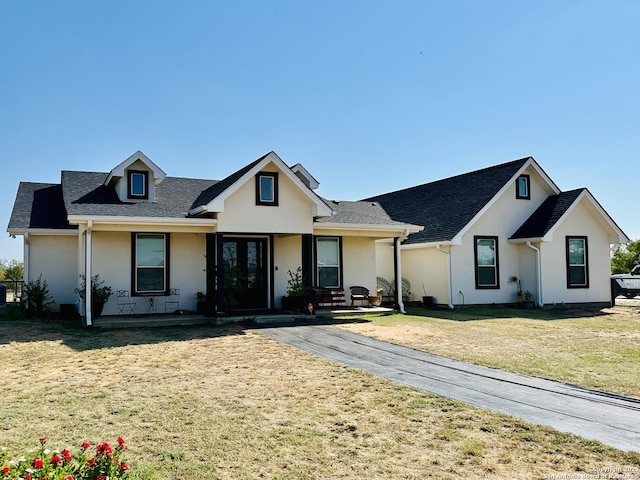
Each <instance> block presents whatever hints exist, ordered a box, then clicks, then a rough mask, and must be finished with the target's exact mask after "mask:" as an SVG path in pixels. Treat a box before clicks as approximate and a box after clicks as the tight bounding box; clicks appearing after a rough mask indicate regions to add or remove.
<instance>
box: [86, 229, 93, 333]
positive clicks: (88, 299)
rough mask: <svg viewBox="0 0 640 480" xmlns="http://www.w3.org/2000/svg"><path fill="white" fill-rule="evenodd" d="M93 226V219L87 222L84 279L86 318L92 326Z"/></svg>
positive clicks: (88, 324) (88, 325)
mask: <svg viewBox="0 0 640 480" xmlns="http://www.w3.org/2000/svg"><path fill="white" fill-rule="evenodd" d="M92 227H93V223H92V221H91V220H89V222H88V223H87V251H86V255H85V258H86V265H85V269H84V280H85V282H84V283H85V288H86V290H85V292H84V299H85V302H84V303H85V306H84V309H85V320H86V322H87V327H90V326H91V325H92V318H91V316H92V313H93V312H92V311H91V249H92V245H91V242H92V238H91V236H92V232H91V229H92Z"/></svg>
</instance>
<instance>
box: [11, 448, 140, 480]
mask: <svg viewBox="0 0 640 480" xmlns="http://www.w3.org/2000/svg"><path fill="white" fill-rule="evenodd" d="M46 442H47V439H46V438H41V439H40V448H38V449H35V450H31V451H29V452H27V454H26V455H23V456H21V457H18V458H17V459H15V460H10V459H9V458H8V454H7V450H6V449H2V450H1V451H0V479H1V480H5V479H7V480H9V479H12V480H13V479H16V480H17V479H24V480H45V479H48V480H54V479H56V480H57V479H62V480H114V479H124V478H127V476H128V474H129V465H127V463H126V462H125V460H124V456H123V453H122V452H123V450H124V440H123V439H122V438H118V440H117V443H118V445H117V446H115V447H113V448H112V447H111V446H110V445H109V444H108V443H106V442H105V443H99V444H97V445H95V447H93V448H92V447H91V445H90V444H89V443H87V442H83V443H82V445H81V446H80V450H79V451H78V452H77V453H76V454H75V455H72V454H71V452H70V451H69V450H68V449H66V448H65V449H64V450H62V451H58V450H49V449H48V448H46Z"/></svg>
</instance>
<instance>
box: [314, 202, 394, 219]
mask: <svg viewBox="0 0 640 480" xmlns="http://www.w3.org/2000/svg"><path fill="white" fill-rule="evenodd" d="M325 202H326V203H327V204H328V205H329V206H330V207H331V208H332V209H333V210H334V211H335V212H336V213H335V215H332V216H331V217H324V218H321V219H319V220H318V223H351V224H361V225H401V224H402V223H403V222H398V221H395V220H392V219H391V217H389V215H387V212H385V211H384V209H383V208H382V207H381V206H380V204H379V203H377V202H368V201H366V202H365V201H362V202H332V201H330V200H325Z"/></svg>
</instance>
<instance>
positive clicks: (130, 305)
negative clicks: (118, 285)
mask: <svg viewBox="0 0 640 480" xmlns="http://www.w3.org/2000/svg"><path fill="white" fill-rule="evenodd" d="M116 299H117V301H118V310H119V311H120V314H121V315H132V314H134V313H135V311H136V302H132V301H131V298H130V297H129V290H118V291H116Z"/></svg>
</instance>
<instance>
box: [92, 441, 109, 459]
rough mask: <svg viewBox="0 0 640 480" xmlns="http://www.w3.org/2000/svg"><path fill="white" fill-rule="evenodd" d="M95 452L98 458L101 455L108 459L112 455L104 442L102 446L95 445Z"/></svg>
mask: <svg viewBox="0 0 640 480" xmlns="http://www.w3.org/2000/svg"><path fill="white" fill-rule="evenodd" d="M96 452H97V453H98V456H101V455H102V454H103V453H105V454H106V455H107V456H108V457H111V456H112V455H113V450H112V449H111V447H110V446H109V444H108V443H107V442H104V443H103V444H102V445H96Z"/></svg>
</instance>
